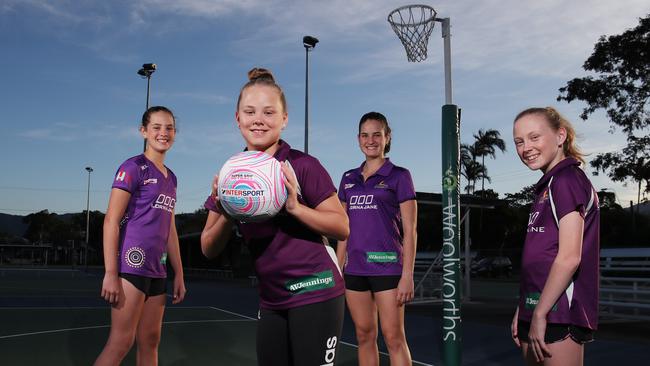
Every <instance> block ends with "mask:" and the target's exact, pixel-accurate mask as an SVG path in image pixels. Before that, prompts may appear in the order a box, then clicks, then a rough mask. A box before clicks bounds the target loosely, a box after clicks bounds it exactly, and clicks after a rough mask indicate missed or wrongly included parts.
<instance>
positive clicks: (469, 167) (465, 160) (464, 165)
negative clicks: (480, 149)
mask: <svg viewBox="0 0 650 366" xmlns="http://www.w3.org/2000/svg"><path fill="white" fill-rule="evenodd" d="M474 163H476V152H475V149H474V145H468V144H460V174H461V175H462V176H463V177H465V179H467V186H466V187H465V191H467V193H468V194H470V193H471V187H472V186H473V185H474V182H473V181H472V179H476V178H475V175H476V174H474V171H475V170H476V168H474V167H473V165H474Z"/></svg>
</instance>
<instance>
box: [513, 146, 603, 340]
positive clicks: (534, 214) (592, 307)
mask: <svg viewBox="0 0 650 366" xmlns="http://www.w3.org/2000/svg"><path fill="white" fill-rule="evenodd" d="M535 192H536V198H535V201H534V202H533V204H532V207H531V211H530V216H529V220H528V229H527V234H526V242H525V244H524V251H523V254H522V261H521V286H520V293H519V319H521V320H525V321H530V320H531V317H532V314H533V310H534V309H535V306H536V305H537V302H538V301H539V296H540V294H541V293H542V290H543V288H544V284H545V283H546V279H547V278H548V275H549V273H550V270H551V265H552V264H553V261H554V260H555V257H556V256H557V253H558V246H559V222H560V220H561V219H562V217H564V216H565V215H567V214H569V213H571V212H573V211H577V212H579V213H580V215H581V216H582V217H583V218H584V231H583V238H582V256H581V259H580V266H579V267H578V269H577V270H576V272H575V274H574V275H573V278H572V279H571V282H570V283H569V285H568V286H567V288H566V290H565V291H564V292H563V293H562V295H561V296H560V298H559V299H558V300H557V302H556V303H555V305H554V306H553V308H552V309H551V311H549V313H548V315H547V317H546V319H547V321H548V322H549V323H556V324H558V323H559V324H573V325H578V326H581V327H586V328H589V329H594V330H595V329H596V328H597V326H598V290H599V277H598V276H599V274H598V271H599V269H598V268H599V259H600V253H599V252H600V209H599V206H598V195H597V194H596V191H595V190H594V188H593V186H592V185H591V183H590V182H589V179H588V178H587V176H586V175H585V173H584V171H583V170H582V169H580V167H579V162H578V161H577V160H575V159H573V158H566V159H564V160H562V161H561V162H559V163H558V164H557V165H556V166H554V167H553V168H552V169H551V170H550V171H548V172H547V173H546V174H544V176H543V177H542V179H540V181H539V182H537V185H536V187H535Z"/></svg>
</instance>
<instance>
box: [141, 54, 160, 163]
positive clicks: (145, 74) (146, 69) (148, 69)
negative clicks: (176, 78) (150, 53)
mask: <svg viewBox="0 0 650 366" xmlns="http://www.w3.org/2000/svg"><path fill="white" fill-rule="evenodd" d="M156 68H157V67H156V64H154V63H150V64H143V65H142V68H141V69H140V70H138V75H140V76H142V78H143V79H144V78H146V79H147V106H146V108H145V111H146V110H148V109H149V86H150V85H151V75H152V74H153V73H154V72H155V71H156ZM146 149H147V141H146V140H145V141H144V146H143V151H144V150H146Z"/></svg>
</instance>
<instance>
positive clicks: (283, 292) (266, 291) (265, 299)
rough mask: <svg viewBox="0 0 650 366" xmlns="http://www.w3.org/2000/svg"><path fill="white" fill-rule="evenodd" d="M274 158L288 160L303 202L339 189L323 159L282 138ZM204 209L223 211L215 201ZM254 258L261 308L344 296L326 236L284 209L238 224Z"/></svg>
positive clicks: (314, 202) (313, 204) (310, 202)
mask: <svg viewBox="0 0 650 366" xmlns="http://www.w3.org/2000/svg"><path fill="white" fill-rule="evenodd" d="M274 157H275V158H276V159H277V160H278V161H281V162H282V161H287V160H288V161H289V163H290V164H291V167H292V168H293V170H294V171H295V173H296V178H297V179H298V184H299V186H300V187H299V188H300V189H299V194H298V200H299V201H300V203H302V204H304V205H306V206H308V207H311V208H315V207H316V206H318V205H319V204H320V203H321V202H323V201H324V200H326V199H327V198H329V197H330V196H331V195H332V194H333V193H336V188H335V187H334V184H333V183H332V179H331V178H330V176H329V174H328V173H327V171H326V170H325V168H323V166H322V165H321V164H320V162H319V161H318V160H317V159H316V158H314V157H312V156H310V155H307V154H305V153H303V152H301V151H298V150H293V149H291V147H290V146H289V144H287V143H286V142H284V141H282V140H280V142H279V146H278V150H277V151H276V153H275V155H274ZM205 207H206V208H207V209H209V210H212V211H215V212H218V211H217V209H216V207H215V203H214V200H212V199H211V198H210V197H208V199H207V200H206V203H205ZM237 225H238V227H239V230H240V232H241V233H242V235H243V237H244V241H245V242H246V244H247V245H248V248H249V249H250V251H251V253H252V255H253V258H254V260H255V272H256V274H257V277H258V279H259V294H260V307H261V308H263V309H272V310H281V309H290V308H294V307H298V306H302V305H307V304H313V303H318V302H322V301H326V300H329V299H332V298H334V297H337V296H340V295H343V293H344V292H345V289H344V285H343V278H342V276H341V272H340V270H339V268H338V265H337V264H336V254H335V253H334V251H333V249H332V248H331V247H330V246H329V245H327V244H326V240H325V238H324V237H323V236H321V235H320V234H318V233H315V232H314V231H312V230H311V229H309V228H308V227H307V226H305V225H304V224H302V223H301V222H300V221H298V219H296V218H294V217H293V216H291V215H289V214H287V213H286V211H284V209H283V210H282V211H280V213H279V214H278V215H276V216H275V217H273V218H271V219H270V220H267V221H264V222H258V223H241V222H239V223H237Z"/></svg>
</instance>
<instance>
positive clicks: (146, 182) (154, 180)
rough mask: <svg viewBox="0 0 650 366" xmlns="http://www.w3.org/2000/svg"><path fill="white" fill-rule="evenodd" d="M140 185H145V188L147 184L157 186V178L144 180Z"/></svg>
mask: <svg viewBox="0 0 650 366" xmlns="http://www.w3.org/2000/svg"><path fill="white" fill-rule="evenodd" d="M142 184H143V185H145V186H146V185H147V184H158V178H149V179H145V180H144V182H142Z"/></svg>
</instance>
